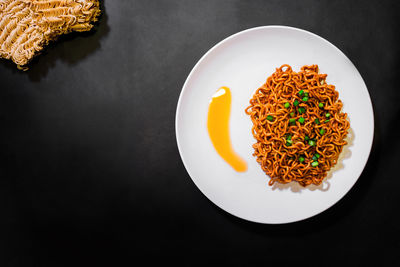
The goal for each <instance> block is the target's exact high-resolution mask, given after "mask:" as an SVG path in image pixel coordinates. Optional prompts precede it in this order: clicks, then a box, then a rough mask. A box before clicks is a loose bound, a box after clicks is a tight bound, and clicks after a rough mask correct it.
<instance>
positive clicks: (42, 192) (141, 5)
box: [0, 0, 400, 266]
mask: <svg viewBox="0 0 400 267" xmlns="http://www.w3.org/2000/svg"><path fill="white" fill-rule="evenodd" d="M399 8H400V4H399V1H238V0H237V1H233V0H231V1H227V0H226V1H217V0H214V1H210V0H208V1H178V0H176V1H173V0H164V1H159V0H157V1H156V0H151V1H150V0H149V1H144V0H143V1H132V0H119V1H116V0H106V1H104V2H103V10H104V12H105V14H104V15H103V16H102V18H101V20H100V23H99V25H98V26H97V28H96V30H95V31H93V32H91V33H88V34H83V35H82V34H75V35H69V36H66V37H63V38H62V39H61V40H60V41H59V42H58V43H57V44H56V45H52V46H51V47H50V48H49V49H47V50H46V51H45V53H44V54H43V55H41V56H40V57H39V58H37V59H36V60H35V61H34V62H33V63H32V64H31V66H30V67H31V68H30V70H29V71H27V72H21V71H18V70H17V69H16V67H15V66H14V65H13V64H12V63H10V62H7V61H4V60H1V61H0V81H1V84H0V87H1V88H0V121H1V130H0V157H1V165H0V178H1V179H0V212H1V213H0V214H1V217H0V218H1V220H0V241H1V243H0V245H1V247H0V256H1V262H0V265H1V266H78V265H79V266H80V265H84V266H100V265H103V264H104V265H107V266H121V264H119V263H118V262H120V261H123V260H125V261H126V265H124V266H133V265H134V263H138V262H139V259H140V258H144V259H145V260H146V263H148V262H150V261H154V260H161V261H164V263H163V264H165V263H166V262H167V261H169V260H172V261H173V262H175V263H176V264H178V263H181V264H184V265H187V266H191V265H193V264H194V263H203V264H210V263H212V264H223V263H226V264H230V265H233V264H237V265H241V266H245V265H251V264H252V263H256V262H262V263H264V266H270V265H271V263H276V264H273V265H272V266H276V265H277V264H281V265H286V264H289V263H305V264H307V265H319V266H324V265H325V266H326V265H338V264H343V263H346V262H347V263H349V262H351V263H353V265H355V266H361V265H363V266H365V265H366V264H368V263H369V264H371V262H372V260H378V261H381V262H383V263H386V265H396V263H397V264H399V263H400V262H399V257H398V255H397V254H398V251H399V249H400V241H399V231H400V223H399V222H398V220H397V218H398V217H399V216H398V210H399V208H398V205H399V202H400V193H399V186H400V178H399V177H400V175H399V174H398V172H397V167H398V165H399V162H400V145H399V142H398V137H399V131H398V130H399V126H398V125H399V122H398V120H399V117H400V105H399V102H400V91H399V89H400V88H398V76H399V74H400V71H399V70H400V55H399V39H400V38H399V37H400V32H399V30H398V26H399V23H398V18H396V16H398V10H399ZM272 24H275V25H277V24H280V25H289V26H294V27H298V28H302V29H305V30H309V31H312V32H314V33H316V34H318V35H320V36H322V37H324V38H326V39H327V40H329V41H330V42H332V43H333V44H335V45H336V46H337V47H338V48H339V49H341V50H342V51H343V52H344V53H345V54H346V55H347V56H348V57H349V58H350V59H351V60H352V61H353V63H354V64H355V65H356V67H357V68H358V70H359V71H360V73H361V75H362V76H363V78H364V80H365V82H366V84H367V87H368V89H369V92H370V95H371V98H372V101H373V105H374V111H375V120H376V122H375V126H376V130H375V138H374V144H373V149H372V153H371V156H370V159H369V161H368V164H367V166H366V168H365V170H364V172H363V174H362V176H361V177H360V179H359V181H358V182H357V183H356V185H355V186H354V187H353V189H352V190H351V191H350V192H349V193H348V194H347V195H346V196H345V197H344V198H343V199H342V200H341V201H340V202H338V203H337V204H336V205H335V206H333V207H332V208H330V209H329V210H327V211H326V212H323V213H322V214H320V215H318V216H315V217H313V218H311V219H308V220H305V221H301V222H298V223H293V224H288V225H260V224H254V223H250V222H246V221H243V220H241V219H238V218H235V217H233V216H231V215H228V214H227V213H225V212H224V211H222V210H220V209H219V208H217V207H216V206H214V205H213V204H212V203H211V202H209V201H208V200H207V199H206V197H204V196H203V195H202V194H201V193H200V191H199V190H198V189H197V188H196V186H195V185H194V184H193V182H192V181H191V179H190V178H189V176H188V174H187V173H186V170H185V169H184V167H183V164H182V162H181V159H180V156H179V153H178V150H177V146H176V141H175V128H174V126H175V122H174V119H175V109H176V104H177V101H178V96H179V93H180V90H181V88H182V85H183V83H184V81H185V79H186V77H187V75H188V74H189V72H190V70H191V68H192V67H193V66H194V64H195V63H196V62H197V60H198V59H199V58H200V57H201V56H202V55H203V54H204V53H205V52H206V51H207V50H208V49H209V48H211V47H212V46H213V45H215V44H216V43H217V42H219V41H220V40H222V39H224V38H225V37H227V36H229V35H231V34H233V33H236V32H238V31H241V30H244V29H247V28H250V27H255V26H261V25H272ZM204 266H207V265H204Z"/></svg>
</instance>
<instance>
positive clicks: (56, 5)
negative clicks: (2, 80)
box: [0, 0, 100, 67]
mask: <svg viewBox="0 0 400 267" xmlns="http://www.w3.org/2000/svg"><path fill="white" fill-rule="evenodd" d="M99 14H100V7H99V0H0V57H2V58H6V59H11V60H12V61H14V63H16V64H17V65H18V66H19V67H21V66H24V65H26V64H27V63H29V62H30V61H31V60H32V58H33V57H34V56H35V55H37V54H38V53H39V52H40V51H41V50H42V49H43V48H44V47H45V46H46V45H47V44H48V43H49V42H50V41H52V40H55V39H57V37H58V36H60V35H62V34H67V33H70V32H73V31H77V32H83V31H89V30H90V29H92V27H93V24H92V23H93V22H95V21H96V20H97V17H98V15H99Z"/></svg>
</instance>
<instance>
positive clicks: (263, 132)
mask: <svg viewBox="0 0 400 267" xmlns="http://www.w3.org/2000/svg"><path fill="white" fill-rule="evenodd" d="M326 77H327V75H326V74H320V73H319V71H318V65H312V66H303V67H302V68H301V71H300V72H298V73H296V72H294V71H292V68H291V67H290V66H289V65H282V66H281V67H280V68H278V69H276V72H275V73H273V74H272V75H271V76H270V77H268V79H267V82H266V83H265V84H264V85H263V86H261V87H260V88H259V89H258V90H257V91H256V92H255V94H254V95H253V98H252V99H251V100H250V106H249V107H247V108H246V113H247V114H248V115H250V117H251V120H252V122H253V128H252V133H253V136H254V138H255V139H256V140H257V142H256V143H255V144H254V145H253V148H254V154H253V155H254V156H256V157H257V162H258V163H260V165H261V168H262V169H263V170H264V172H265V173H266V174H267V175H269V176H270V177H271V180H270V181H269V185H273V184H274V183H275V182H279V183H289V182H292V181H297V182H298V183H299V184H300V185H302V186H307V185H310V184H315V185H319V184H321V182H322V180H323V179H324V178H325V177H326V175H327V172H328V171H329V170H330V169H331V168H332V167H333V166H334V165H335V164H336V163H337V160H338V157H339V154H340V152H341V151H342V149H343V146H344V145H346V144H347V142H346V141H345V138H346V136H347V133H348V130H349V128H350V123H349V121H348V120H347V114H346V113H343V112H341V109H342V106H343V104H342V102H341V101H340V100H339V93H338V92H337V91H336V90H335V86H334V85H330V84H327V83H326V81H325V79H326Z"/></svg>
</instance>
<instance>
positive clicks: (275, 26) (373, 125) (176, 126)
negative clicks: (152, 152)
mask: <svg viewBox="0 0 400 267" xmlns="http://www.w3.org/2000/svg"><path fill="white" fill-rule="evenodd" d="M267 28H269V29H289V30H294V31H299V32H303V33H305V34H308V35H311V36H313V37H317V38H318V39H320V40H322V41H323V42H325V43H326V44H328V45H329V46H331V47H333V48H334V49H335V50H336V51H338V52H339V54H341V55H342V56H343V57H344V58H345V59H346V60H347V61H348V62H349V63H350V64H351V65H352V66H353V67H354V69H355V70H356V71H357V73H358V74H359V75H360V77H361V81H362V83H363V84H364V86H365V88H366V91H367V95H368V101H369V107H370V108H371V115H372V116H371V117H372V136H371V140H370V142H369V143H370V144H369V146H368V155H367V157H366V160H365V162H364V163H363V166H362V168H360V171H359V173H358V174H357V175H356V176H357V178H356V179H354V182H353V184H352V185H351V186H350V187H349V188H348V189H347V190H346V191H345V192H344V194H343V196H341V197H340V198H338V199H337V200H335V201H334V202H333V203H332V204H330V205H328V206H327V207H326V208H324V209H322V210H321V211H319V212H317V213H315V214H312V215H308V216H306V217H304V218H300V219H295V220H289V221H286V222H264V221H257V220H251V219H248V218H244V217H241V216H239V215H236V214H233V213H231V212H230V211H228V210H226V209H224V208H222V207H221V206H220V205H219V204H217V203H215V202H214V201H212V200H211V199H210V198H209V197H208V196H207V195H206V194H205V193H204V192H203V190H202V189H201V188H200V187H199V186H198V184H197V182H196V181H195V179H193V177H192V174H191V172H190V170H189V168H188V163H187V162H186V160H185V159H184V157H183V156H182V155H183V154H182V145H181V143H180V141H179V139H180V134H179V131H178V128H179V114H180V112H179V111H180V109H181V105H182V98H183V95H184V93H185V92H186V91H187V84H188V82H189V81H190V79H191V77H192V76H193V75H194V73H195V72H196V70H197V68H198V67H199V65H200V64H201V63H202V62H203V61H204V59H205V58H207V56H208V55H209V54H211V53H212V52H213V51H214V50H216V49H217V48H218V47H219V46H221V45H223V44H224V43H226V42H228V41H229V40H231V39H233V38H235V37H236V36H238V35H241V34H245V33H247V32H251V31H257V30H261V29H267ZM374 136H375V113H374V108H373V105H372V99H371V95H370V93H369V90H368V87H367V85H366V83H365V81H364V79H363V77H362V75H361V73H360V72H359V71H358V69H357V67H356V66H355V65H354V63H353V62H352V61H351V60H350V58H348V57H347V56H346V54H344V53H343V52H342V51H341V50H340V49H339V48H338V47H336V46H335V45H334V44H332V43H331V42H329V41H328V40H326V39H325V38H323V37H321V36H319V35H317V34H315V33H312V32H310V31H307V30H304V29H300V28H297V27H292V26H285V25H265V26H257V27H252V28H248V29H245V30H242V31H239V32H236V33H234V34H232V35H229V36H228V37H226V38H224V39H222V40H221V41H219V42H218V43H217V44H215V45H214V46H212V47H211V48H210V49H209V50H208V51H207V52H206V53H204V55H203V56H202V57H201V58H200V59H199V60H198V61H197V62H196V64H195V65H194V67H193V68H192V70H191V71H190V73H189V75H188V76H187V78H186V80H185V82H184V84H183V86H182V89H181V92H180V94H179V98H178V103H177V107H176V112H175V138H176V142H177V146H178V151H179V156H180V158H181V160H182V163H183V165H184V167H185V169H186V172H187V173H188V174H189V177H190V179H191V180H192V182H193V183H194V184H195V185H196V187H197V189H198V190H199V191H200V192H201V193H202V194H203V195H204V196H205V197H206V198H207V199H208V200H209V201H210V202H211V203H212V204H214V205H215V206H217V207H218V208H220V209H221V210H223V211H224V212H227V213H228V214H231V215H233V216H234V217H236V218H240V219H242V220H245V221H249V222H254V223H260V224H274V225H275V224H289V223H295V222H299V221H304V220H306V219H309V218H312V217H314V216H317V215H319V214H321V213H323V212H325V211H327V210H328V209H330V208H331V207H333V206H335V205H336V204H337V203H338V202H339V201H340V200H342V199H343V197H344V196H345V195H347V194H348V193H349V191H350V190H351V189H352V188H353V187H354V185H355V184H356V183H357V181H358V179H359V178H360V177H361V175H362V173H363V171H364V169H365V166H366V165H367V163H368V161H369V157H370V155H371V150H372V145H373V141H374Z"/></svg>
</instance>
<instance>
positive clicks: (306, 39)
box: [176, 26, 374, 223]
mask: <svg viewBox="0 0 400 267" xmlns="http://www.w3.org/2000/svg"><path fill="white" fill-rule="evenodd" d="M282 64H289V65H291V66H292V68H293V70H294V71H299V70H300V67H301V66H303V65H310V64H318V65H319V67H320V71H321V72H322V73H327V74H328V77H327V82H328V83H330V84H334V85H335V86H336V89H337V90H338V91H339V97H340V99H341V100H342V101H343V104H344V106H343V110H344V112H347V113H348V116H349V119H350V125H351V129H350V134H349V137H348V142H349V144H348V145H347V146H345V148H344V150H343V152H342V154H341V156H340V158H339V159H340V160H339V163H338V164H337V166H336V167H335V168H334V170H331V172H330V173H329V174H328V177H327V178H326V179H325V180H324V182H323V184H322V185H320V186H309V187H307V188H305V189H304V188H301V187H300V186H299V185H298V184H297V183H290V184H287V185H279V184H275V185H274V186H272V187H270V186H268V181H269V177H267V176H266V175H265V173H264V172H263V171H262V170H261V167H260V165H259V164H258V163H257V162H256V160H255V158H254V157H253V156H252V153H253V148H252V144H253V143H255V139H254V138H253V136H252V134H251V127H252V123H251V120H250V118H249V116H247V115H246V114H245V112H244V110H245V108H246V107H247V106H248V103H249V100H250V98H251V97H252V95H253V93H254V91H255V90H256V89H257V88H258V87H260V86H261V85H262V84H263V83H264V82H265V80H266V78H267V77H268V76H269V75H271V74H272V73H273V72H274V71H275V68H276V67H279V66H281V65H282ZM221 86H227V87H229V88H230V89H231V92H232V111H231V119H230V134H231V141H232V145H233V148H234V150H235V151H236V152H237V153H238V154H239V155H241V157H242V158H244V159H245V160H246V161H247V164H248V170H247V172H244V173H238V172H236V171H234V170H233V169H232V168H231V167H230V166H229V165H228V164H227V163H225V161H224V160H223V159H222V158H221V157H220V156H219V155H218V154H217V152H216V151H215V149H214V147H213V145H212V143H211V141H210V138H209V136H208V132H207V112H208V105H209V101H210V99H211V96H212V95H213V94H214V93H215V92H216V90H217V89H218V88H220V87H221ZM373 133H374V116H373V111H372V105H371V99H370V97H369V94H368V90H367V88H366V86H365V83H364V81H363V79H362V78H361V76H360V74H359V72H358V71H357V69H356V68H355V66H354V65H353V64H352V63H351V61H350V60H349V59H348V58H347V57H346V56H345V55H344V54H343V53H342V52H341V51H340V50H339V49H338V48H336V47H335V46H334V45H332V44H331V43H329V42H328V41H326V40H325V39H323V38H321V37H319V36H317V35H315V34H313V33H310V32H307V31H304V30H300V29H296V28H291V27H285V26H266V27H258V28H253V29H249V30H245V31H242V32H239V33H237V34H234V35H232V36H230V37H228V38H226V39H225V40H223V41H221V42H220V43H218V44H217V45H216V46H214V47H213V48H212V49H210V50H209V51H208V52H207V53H206V54H205V55H204V56H203V57H202V58H201V59H200V60H199V62H198V63H197V64H196V66H195V67H194V68H193V70H192V71H191V73H190V74H189V76H188V78H187V80H186V82H185V84H184V86H183V89H182V92H181V95H180V97H179V101H178V107H177V112H176V138H177V142H178V148H179V152H180V154H181V157H182V160H183V163H184V165H185V167H186V170H187V171H188V173H189V175H190V177H191V178H192V180H193V182H194V183H195V184H196V186H197V187H198V188H199V189H200V191H201V192H202V193H203V194H204V195H205V196H206V197H207V198H209V199H210V200H211V201H212V202H214V203H215V204H216V205H217V206H219V207H220V208H222V209H224V210H225V211H227V212H229V213H231V214H233V215H235V216H237V217H240V218H243V219H246V220H249V221H253V222H259V223H289V222H294V221H298V220H302V219H306V218H309V217H311V216H313V215H316V214H318V213H320V212H322V211H324V210H326V209H327V208H329V207H330V206H332V205H333V204H335V203H336V202H337V201H338V200H340V199H341V198H342V197H343V196H344V195H345V194H346V193H347V192H348V191H349V190H350V188H351V187H352V186H353V185H354V183H355V182H356V181H357V179H358V177H359V176H360V175H361V172H362V170H363V169H364V166H365V164H366V162H367V159H368V156H369V153H370V150H371V145H372V139H373Z"/></svg>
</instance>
